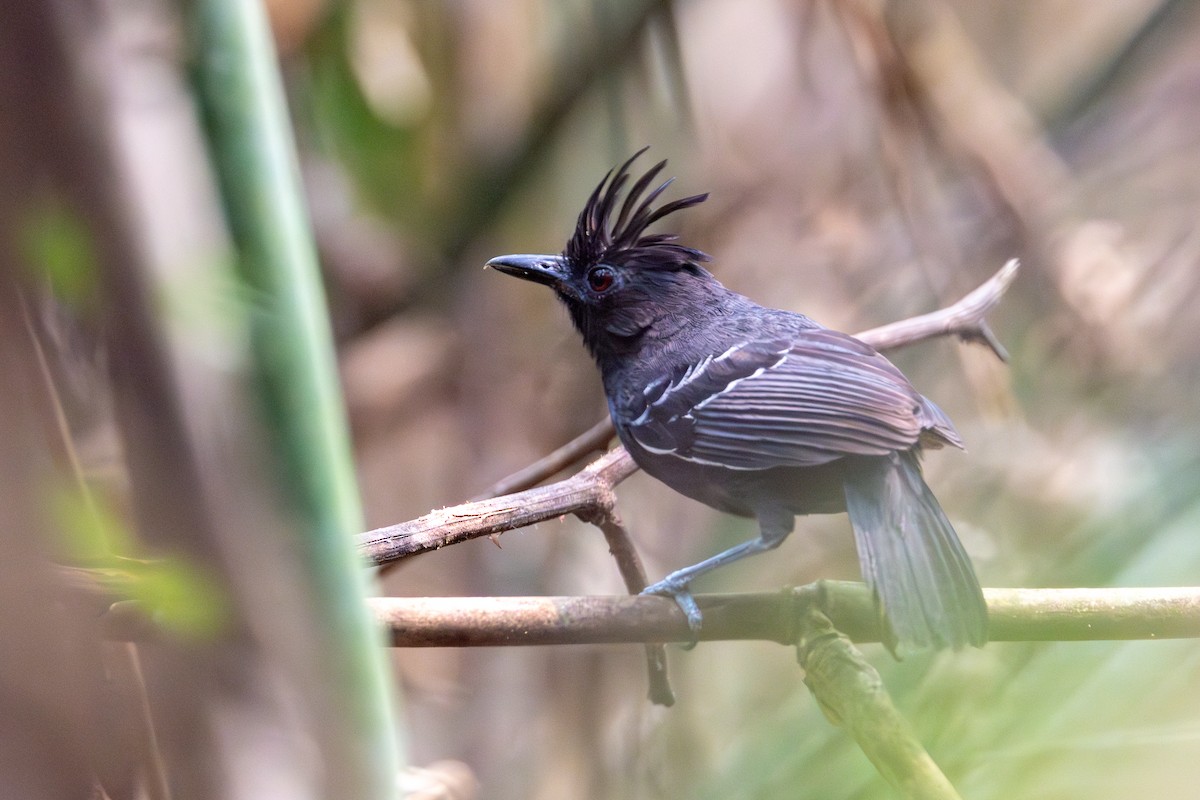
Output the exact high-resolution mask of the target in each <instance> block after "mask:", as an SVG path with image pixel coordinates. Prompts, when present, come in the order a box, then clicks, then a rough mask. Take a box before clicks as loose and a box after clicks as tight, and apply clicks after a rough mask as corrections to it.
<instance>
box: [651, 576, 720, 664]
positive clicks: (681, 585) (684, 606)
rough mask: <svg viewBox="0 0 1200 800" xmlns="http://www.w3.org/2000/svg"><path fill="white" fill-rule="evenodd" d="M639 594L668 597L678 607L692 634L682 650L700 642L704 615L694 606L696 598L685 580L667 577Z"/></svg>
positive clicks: (689, 648)
mask: <svg viewBox="0 0 1200 800" xmlns="http://www.w3.org/2000/svg"><path fill="white" fill-rule="evenodd" d="M641 593H642V594H644V595H657V596H659V597H669V598H670V599H672V600H674V601H675V605H677V606H679V610H680V611H682V612H683V616H684V618H686V619H687V624H688V629H689V630H691V632H692V638H691V639H690V640H689V641H688V643H687V644H685V645H682V647H683V649H684V650H691V649H692V648H693V647H695V646H696V644H697V642H699V641H700V628H701V625H702V623H703V621H704V615H703V614H701V613H700V606H698V605H696V598H694V597H692V590H691V587H690V586H689V583H688V581H687V580H686V579H684V580H680V579H679V578H676V577H675V576H674V575H668V576H667V577H666V578H663V579H662V580H661V581H659V582H658V583H655V584H652V585H650V586H647V587H646V588H645V589H643V590H642V592H641Z"/></svg>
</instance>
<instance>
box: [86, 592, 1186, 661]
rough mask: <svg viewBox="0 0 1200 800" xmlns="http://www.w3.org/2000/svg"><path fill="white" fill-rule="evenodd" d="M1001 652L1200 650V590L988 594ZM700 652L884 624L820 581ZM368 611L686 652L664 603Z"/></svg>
mask: <svg viewBox="0 0 1200 800" xmlns="http://www.w3.org/2000/svg"><path fill="white" fill-rule="evenodd" d="M984 596H985V597H986V598H987V603H988V617H989V623H988V635H989V638H990V639H991V640H992V641H996V642H1018V641H1094V640H1125V639H1181V638H1200V588H1197V587H1179V588H1102V589H984ZM696 600H697V602H699V604H700V608H701V609H702V610H703V611H704V628H703V629H702V630H701V632H700V639H701V640H709V641H712V640H765V641H774V642H780V643H782V644H794V643H795V642H796V640H797V637H798V635H799V626H800V624H801V620H802V619H803V618H804V616H805V615H806V614H807V612H808V611H809V610H810V609H814V608H815V609H816V610H819V611H821V612H822V613H823V614H825V615H826V616H828V617H829V619H830V620H831V621H832V622H833V624H834V626H835V627H836V628H837V629H838V630H839V631H841V632H842V633H844V634H845V635H846V636H848V637H849V638H850V639H851V640H853V641H855V642H878V641H879V640H880V629H879V622H878V616H877V614H876V612H875V607H874V604H873V603H872V601H871V596H870V593H869V592H868V590H867V588H866V587H865V586H864V585H862V584H860V583H851V582H842V581H821V582H818V583H814V584H809V585H807V586H801V587H798V588H794V589H787V590H784V591H781V592H770V593H753V594H713V595H698V596H697V597H696ZM369 603H370V607H371V610H372V612H373V613H374V615H375V617H376V619H378V620H379V622H380V623H381V624H382V625H384V626H385V627H386V628H387V629H388V630H389V631H390V633H391V642H392V644H393V645H394V646H397V647H499V646H511V645H552V644H611V643H620V642H628V643H644V642H686V641H690V640H691V633H690V631H689V630H688V627H687V624H686V623H685V622H684V620H683V617H682V615H681V614H680V612H679V609H678V608H677V607H676V606H675V604H674V603H672V602H671V601H670V600H666V599H664V598H660V597H639V596H615V597H597V596H592V597H377V598H372V599H371V600H370V601H369ZM104 625H105V635H106V636H108V637H109V638H113V639H144V638H152V637H153V636H155V635H156V633H157V632H156V630H155V628H154V626H153V624H152V623H151V621H150V620H148V619H147V618H146V616H145V615H144V614H143V613H142V611H141V610H140V609H139V608H137V607H136V606H134V605H133V604H131V603H118V604H116V605H115V606H114V607H113V608H112V610H111V611H110V612H109V613H108V614H106V615H105V620H104Z"/></svg>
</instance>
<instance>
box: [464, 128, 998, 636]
mask: <svg viewBox="0 0 1200 800" xmlns="http://www.w3.org/2000/svg"><path fill="white" fill-rule="evenodd" d="M643 152H645V148H643V149H642V150H640V151H638V153H636V154H634V156H633V157H632V158H630V159H629V161H627V162H625V164H623V165H622V166H621V167H620V168H618V169H617V170H616V172H615V174H614V173H613V172H611V171H610V172H609V174H608V175H606V176H605V178H604V180H603V181H601V182H600V185H599V186H597V187H596V190H595V191H594V192H593V193H592V195H591V197H590V198H589V199H588V201H587V204H586V205H585V206H584V208H583V211H582V213H580V215H579V220H578V222H577V224H576V226H575V231H574V233H573V234H572V235H571V238H570V240H569V241H568V242H567V246H566V248H565V249H564V250H563V252H562V254H561V255H509V256H502V257H500V258H494V259H492V260H491V261H489V262H488V264H487V265H488V266H489V267H493V268H495V269H497V270H499V271H501V272H504V273H506V274H509V275H515V276H516V277H519V278H524V279H526V280H530V281H533V282H535V283H541V284H545V285H547V286H550V287H551V288H552V289H554V291H555V293H556V294H557V295H558V297H559V299H560V300H561V301H562V302H563V303H564V304H565V305H566V307H567V310H568V311H569V313H570V316H571V320H572V322H574V324H575V327H576V328H577V329H578V330H579V332H580V334H582V336H583V341H584V343H585V344H586V345H587V348H588V350H590V351H591V354H592V355H593V356H594V357H595V359H596V363H597V365H598V366H599V367H600V372H601V375H602V377H603V381H604V391H605V394H606V395H607V397H608V407H609V411H610V412H611V414H612V419H613V423H614V424H615V426H616V430H617V434H618V435H619V436H620V439H621V442H622V443H623V444H624V445H625V447H626V448H627V449H628V450H629V453H630V454H631V455H632V456H633V459H634V461H636V462H637V464H638V465H639V466H640V467H641V468H642V469H643V470H645V471H646V472H648V473H650V474H651V475H653V476H654V477H655V478H658V479H659V480H661V481H662V482H663V483H665V484H667V485H668V486H670V487H672V488H673V489H675V490H676V491H679V492H681V493H683V494H685V495H687V496H688V497H692V498H695V499H696V500H699V501H701V502H703V503H707V504H708V505H710V506H712V507H714V508H717V509H719V510H721V511H725V512H729V513H732V514H739V515H743V516H753V517H755V518H756V519H757V520H758V524H759V530H760V534H759V536H758V538H757V539H753V540H750V541H747V542H744V543H742V544H739V545H737V546H735V547H732V548H730V549H729V550H727V551H725V552H723V553H720V554H718V555H716V556H713V557H712V558H709V559H706V560H705V561H701V562H700V563H699V564H695V565H693V566H690V567H687V568H685V569H681V570H679V571H677V572H674V573H672V574H670V575H668V576H667V577H666V578H665V579H664V580H662V581H661V582H659V583H656V584H654V585H653V586H650V587H649V588H647V589H646V590H645V592H644V593H647V594H657V595H665V596H668V597H672V598H674V600H675V601H676V603H677V604H678V605H679V607H680V608H681V609H682V610H683V612H684V614H685V615H686V616H687V619H688V623H689V625H691V627H692V630H693V631H694V632H695V631H698V630H699V627H700V625H701V614H700V610H699V608H698V607H697V605H696V603H695V600H694V599H693V598H692V595H691V589H690V586H691V582H692V580H693V579H695V578H696V577H697V576H698V575H701V574H703V573H705V572H708V571H710V570H712V569H715V568H717V567H720V566H723V565H725V564H729V563H731V562H733V561H736V560H738V559H740V558H743V557H745V556H749V555H753V554H755V553H761V552H763V551H766V550H771V549H773V548H775V547H777V546H778V545H779V544H780V543H781V542H783V540H784V539H785V538H787V536H788V534H789V533H791V531H792V528H793V526H794V523H795V516H796V515H797V514H827V513H836V512H841V511H848V512H849V516H850V522H851V525H852V526H853V528H854V537H855V544H856V545H857V548H858V556H859V561H860V563H861V566H862V572H863V577H864V578H865V579H866V582H867V584H868V585H869V586H870V587H871V589H872V591H873V592H874V595H875V598H876V604H877V607H878V608H879V610H880V612H881V617H882V619H883V621H884V622H885V626H884V629H885V631H887V630H889V629H890V632H891V633H892V635H893V637H894V640H895V642H898V643H900V644H901V645H903V646H905V647H907V648H911V647H928V646H933V647H953V648H959V647H962V646H963V645H966V644H971V645H976V646H979V645H982V644H983V643H984V642H985V641H986V639H987V610H986V606H985V604H984V600H983V594H982V592H981V590H980V588H979V582H978V581H977V580H976V578H975V572H974V570H973V569H972V567H971V562H970V560H969V558H968V557H967V554H966V552H965V551H964V550H963V547H962V544H961V543H960V542H959V540H958V536H957V535H956V534H955V532H954V529H953V528H952V527H951V525H950V522H949V520H947V519H946V515H945V513H944V512H943V511H942V508H941V506H940V505H939V504H938V501H937V499H936V498H935V497H934V496H933V493H932V492H931V491H930V489H929V487H928V486H927V485H926V484H925V481H924V479H923V478H922V476H921V467H920V463H919V456H920V453H921V450H922V449H923V448H936V447H941V446H943V445H947V444H949V445H954V446H955V447H961V446H962V441H961V440H960V439H959V436H958V433H957V432H956V431H955V430H954V426H953V425H952V424H951V422H950V420H949V419H948V418H947V417H946V415H945V414H944V413H943V412H942V410H941V409H939V408H938V407H937V406H936V405H934V404H933V402H932V401H930V400H928V399H927V398H925V397H923V396H921V395H920V394H919V393H918V392H917V391H916V390H915V389H914V388H913V387H912V385H911V384H910V383H909V382H908V380H907V379H906V378H905V377H904V375H903V374H901V372H900V370H898V369H897V368H896V367H895V366H893V365H892V363H891V362H890V361H888V360H887V359H886V358H884V357H883V356H882V355H880V354H879V353H878V352H876V351H875V350H874V349H872V348H871V347H870V346H868V345H867V344H865V343H863V342H861V341H859V340H858V339H855V338H854V337H852V336H849V335H847V334H844V333H838V332H837V331H833V330H830V329H828V328H825V327H823V326H821V325H819V324H817V323H816V322H813V321H812V320H811V319H809V318H808V317H806V316H804V315H802V314H797V313H793V312H790V311H782V310H779V309H774V308H766V307H764V306H760V305H758V304H757V303H755V302H753V301H751V300H749V299H747V298H746V297H743V296H742V295H740V294H737V293H735V292H732V291H730V290H729V289H726V288H725V287H724V286H723V285H721V283H720V282H718V281H717V279H716V278H714V277H713V276H712V275H711V274H710V273H709V272H708V271H707V270H706V269H704V267H703V266H701V265H702V264H703V263H704V262H706V261H708V260H709V257H708V255H706V254H705V253H702V252H700V251H699V250H695V249H693V248H690V247H685V246H684V245H681V244H678V243H677V241H676V238H677V237H676V236H674V235H673V234H669V233H646V230H647V228H648V227H649V226H650V225H651V224H653V223H654V222H657V221H658V220H660V219H662V218H663V217H666V216H667V215H669V214H672V213H674V212H676V211H681V210H683V209H686V208H689V207H691V206H694V205H697V204H698V203H701V202H703V201H704V200H705V199H707V197H708V195H707V194H701V195H695V196H692V197H685V198H683V199H680V200H674V201H672V202H669V203H666V204H663V205H661V206H658V207H657V208H656V207H655V205H654V203H655V201H656V200H658V198H659V196H660V195H661V194H662V193H663V191H664V190H665V189H666V188H667V186H669V185H670V183H671V181H669V180H668V181H666V182H664V183H662V184H661V185H658V186H657V187H656V188H654V189H653V190H651V189H650V187H651V186H652V185H653V184H654V183H655V179H656V178H657V177H658V175H659V173H660V172H661V171H662V169H663V167H664V166H665V165H666V161H663V162H660V163H659V164H657V165H655V166H654V167H653V168H651V169H650V170H649V171H648V172H646V173H645V174H644V175H642V176H641V177H640V178H638V179H637V180H636V181H635V182H633V184H632V186H630V187H629V189H628V191H627V192H625V197H624V200H623V201H622V192H623V191H624V190H625V187H626V184H628V183H629V182H630V174H629V167H630V165H631V164H632V163H633V161H634V159H636V158H637V157H638V156H639V155H641V154H642V153H643Z"/></svg>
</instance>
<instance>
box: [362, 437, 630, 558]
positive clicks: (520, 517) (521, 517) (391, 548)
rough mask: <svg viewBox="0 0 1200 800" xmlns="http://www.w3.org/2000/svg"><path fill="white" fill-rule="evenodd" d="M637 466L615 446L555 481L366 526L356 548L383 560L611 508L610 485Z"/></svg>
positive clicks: (620, 479) (367, 556)
mask: <svg viewBox="0 0 1200 800" xmlns="http://www.w3.org/2000/svg"><path fill="white" fill-rule="evenodd" d="M636 471H637V465H635V464H634V463H633V459H632V458H630V457H629V454H628V453H626V452H625V450H624V449H622V448H617V449H615V450H612V451H610V452H608V453H606V454H605V455H604V456H602V457H600V458H598V459H597V460H596V461H593V462H592V463H591V464H589V465H588V466H587V467H585V468H584V469H583V470H581V471H580V472H578V473H577V474H575V475H572V476H571V477H570V478H567V479H566V480H562V481H559V482H558V483H553V484H551V485H549V486H542V487H538V488H536V489H527V490H525V491H523V492H517V493H516V494H510V495H505V496H504V497H496V498H492V499H490V500H479V501H477V502H474V503H463V504H462V505H460V506H452V507H450V508H443V509H439V510H437V511H431V512H429V513H428V514H426V515H425V516H423V517H418V518H416V519H414V520H410V521H408V522H401V523H399V524H397V525H388V526H386V527H383V528H377V529H376V530H373V531H369V532H367V533H364V534H362V535H361V536H359V537H358V549H359V552H360V553H362V555H363V556H364V557H365V558H366V559H368V560H369V561H370V562H371V563H373V564H377V565H382V564H388V563H391V562H393V561H396V560H398V559H401V558H405V557H406V556H411V555H416V554H417V553H425V552H428V551H430V550H439V549H441V548H443V547H447V546H449V545H452V544H458V543H459V542H465V541H468V540H470V539H478V538H479V537H481V536H491V535H493V534H496V533H503V532H504V531H511V530H514V529H515V528H524V527H526V526H528V525H536V524H537V523H539V522H545V521H546V520H550V519H557V518H559V517H561V516H564V515H566V514H573V513H576V512H580V511H583V512H587V511H589V510H597V509H604V508H611V506H612V501H613V497H612V487H614V486H616V485H617V484H618V483H620V482H621V481H623V480H625V479H626V478H628V477H629V476H630V475H632V474H633V473H634V472H636Z"/></svg>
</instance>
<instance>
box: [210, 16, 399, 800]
mask: <svg viewBox="0 0 1200 800" xmlns="http://www.w3.org/2000/svg"><path fill="white" fill-rule="evenodd" d="M192 8H193V15H194V16H193V20H192V21H193V24H194V26H195V35H196V42H197V49H198V56H197V65H196V79H197V86H198V93H199V97H200V104H201V109H202V113H203V115H204V117H205V121H206V123H207V126H208V132H209V137H210V141H211V147H212V151H213V158H214V161H215V162H216V165H217V169H218V172H219V174H220V178H221V186H222V192H223V195H224V200H225V205H226V211H227V214H228V217H229V224H230V228H231V230H232V232H233V236H234V240H235V245H236V249H237V251H238V254H239V260H240V266H241V269H242V274H243V277H244V279H245V280H246V282H247V283H248V284H249V286H250V288H251V298H252V300H251V305H252V308H251V316H252V325H253V336H254V349H255V354H256V360H257V367H258V374H259V377H260V379H261V390H262V393H263V395H264V397H265V399H266V402H267V408H266V417H267V421H268V424H269V425H270V426H272V433H273V435H274V442H275V448H276V450H277V452H278V455H279V456H280V462H281V463H282V464H283V466H284V469H285V472H286V475H285V478H286V483H287V485H286V488H287V490H288V491H289V492H290V499H291V501H292V503H293V505H294V507H295V512H296V518H297V519H298V520H299V522H300V524H299V525H298V526H297V528H298V533H299V536H298V539H299V541H298V542H297V544H298V548H299V549H300V550H301V551H302V555H303V559H302V560H303V562H304V568H305V569H306V570H307V572H308V574H309V576H310V578H311V580H312V589H313V593H314V596H315V599H316V605H317V606H318V608H319V610H318V612H317V613H319V614H324V615H325V619H323V620H320V624H319V625H318V626H317V627H316V628H315V629H314V630H313V634H314V635H315V636H324V637H326V638H327V641H326V642H324V643H323V644H324V647H323V651H324V652H326V653H327V654H328V656H329V664H328V665H326V666H327V672H328V673H329V674H331V675H333V676H334V677H335V678H336V680H337V681H338V685H339V686H338V689H335V690H334V693H335V695H336V694H339V693H340V698H339V699H340V700H341V702H342V706H343V707H342V709H340V710H342V711H343V712H344V719H341V720H330V721H329V722H330V723H331V725H333V726H334V729H335V730H339V731H341V732H342V736H344V737H345V738H347V739H348V741H345V742H342V743H341V750H342V752H341V753H340V754H339V755H340V756H341V757H342V758H343V759H345V760H346V761H348V762H350V763H339V764H336V765H334V764H331V765H329V766H330V768H331V769H334V770H336V772H337V773H338V775H339V779H338V781H335V783H337V782H340V785H341V786H357V787H359V788H358V790H357V791H355V792H354V794H353V796H354V797H356V798H384V797H389V798H390V797H394V796H395V793H396V789H395V787H396V779H397V774H398V769H399V764H398V753H399V747H398V745H397V738H396V731H395V729H394V726H393V720H392V716H391V711H392V702H391V698H390V691H389V681H388V680H387V678H386V674H387V673H386V666H385V662H384V655H383V650H382V649H381V648H380V645H381V643H382V640H381V639H380V637H379V635H378V631H377V630H376V629H375V628H374V625H373V623H372V620H371V618H370V616H369V614H368V612H367V609H366V606H365V604H364V597H365V594H366V580H365V576H364V571H363V568H362V567H363V565H362V563H361V561H360V560H359V559H358V557H357V555H356V553H355V551H354V547H353V539H352V536H353V534H354V533H356V532H358V531H359V530H361V529H362V509H361V506H360V501H359V497H358V491H357V484H356V479H355V474H354V467H353V461H352V458H351V451H350V444H349V436H348V433H347V425H346V419H345V409H344V407H343V403H342V398H341V392H340V388H339V383H338V378H337V371H336V368H335V357H334V352H333V344H332V335H331V331H330V326H329V320H328V312H327V308H326V303H325V297H324V292H323V290H322V286H321V279H320V273H319V269H318V263H317V256H316V252H315V248H314V244H313V240H312V235H311V232H310V229H309V223H308V217H307V213H306V209H305V207H304V204H303V200H302V190H301V184H300V179H299V170H298V165H297V160H296V154H295V150H294V142H293V140H292V136H291V131H290V127H289V121H288V114H287V109H286V103H285V100H284V93H283V87H282V84H281V80H280V76H279V72H278V63H277V60H276V56H275V52H274V47H273V43H272V41H271V34H270V31H269V28H268V24H267V19H266V15H265V11H264V9H263V7H262V5H261V3H260V2H256V0H197V2H196V3H195V4H194V5H193V6H192ZM339 690H340V692H339ZM347 776H354V777H352V778H349V779H348V778H347Z"/></svg>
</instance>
